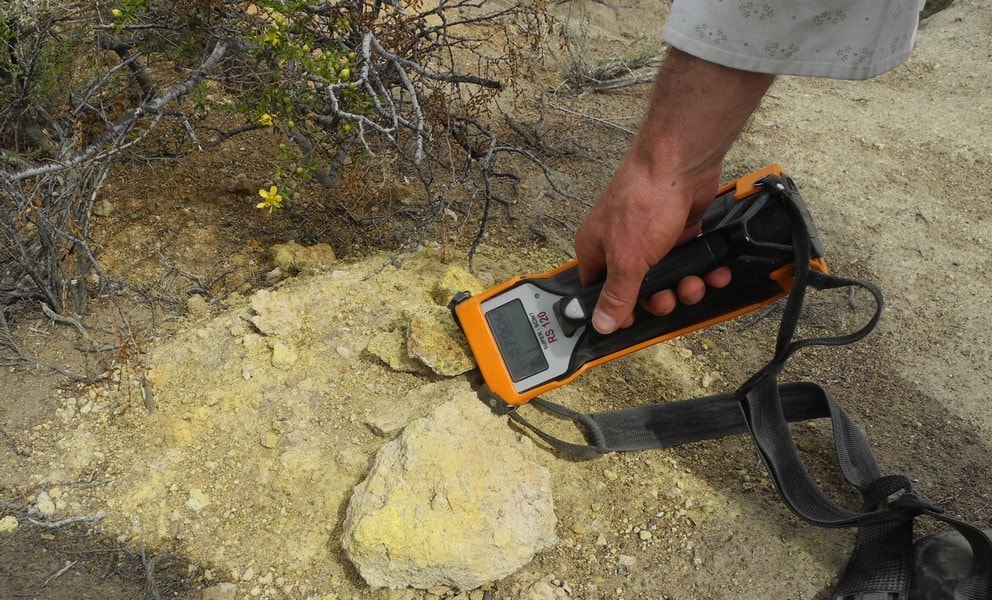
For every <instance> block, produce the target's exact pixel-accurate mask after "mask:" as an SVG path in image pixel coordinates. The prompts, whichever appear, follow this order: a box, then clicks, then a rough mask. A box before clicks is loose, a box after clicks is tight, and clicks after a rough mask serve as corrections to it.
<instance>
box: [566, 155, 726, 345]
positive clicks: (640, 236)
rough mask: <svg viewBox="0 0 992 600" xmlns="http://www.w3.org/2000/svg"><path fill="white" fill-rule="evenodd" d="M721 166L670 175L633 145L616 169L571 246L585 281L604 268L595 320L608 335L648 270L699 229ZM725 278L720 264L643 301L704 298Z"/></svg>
mask: <svg viewBox="0 0 992 600" xmlns="http://www.w3.org/2000/svg"><path fill="white" fill-rule="evenodd" d="M718 180H719V168H717V169H715V170H714V172H712V173H700V174H697V175H696V176H695V177H692V178H686V177H677V178H672V177H670V176H668V175H667V174H665V173H657V172H656V171H653V170H652V169H650V168H647V165H646V164H645V162H644V161H642V160H640V158H639V156H638V154H637V152H636V150H635V151H632V152H631V153H629V154H628V156H627V158H626V159H625V160H624V162H623V163H622V164H621V165H620V167H619V168H618V169H617V172H616V174H615V175H614V176H613V179H612V180H611V181H610V182H609V184H608V185H607V186H606V188H605V189H604V190H603V192H602V194H600V197H599V199H598V200H597V202H596V204H595V205H594V206H593V208H592V210H591V211H590V213H589V215H588V216H587V217H586V219H585V220H584V221H583V223H582V225H581V226H580V227H579V230H578V231H577V232H576V236H575V251H576V256H577V258H578V261H579V274H580V277H581V279H582V283H583V285H588V284H590V283H592V282H593V281H595V280H596V279H597V278H598V277H600V276H601V275H602V272H603V271H604V270H605V271H606V274H607V276H606V281H605V283H604V285H603V290H602V293H601V294H600V297H599V300H598V302H597V305H596V308H595V310H594V311H593V317H592V325H593V327H594V328H595V329H596V330H597V331H598V332H600V333H603V334H608V333H612V332H613V331H615V330H616V329H617V328H618V327H629V326H630V325H631V324H632V323H633V320H634V315H633V311H634V306H635V304H636V303H637V301H638V291H639V289H640V285H641V282H642V280H643V279H644V275H645V273H646V272H647V270H648V269H649V268H650V267H651V266H653V265H655V264H657V263H658V262H660V261H661V259H662V258H664V257H665V255H666V254H668V252H669V251H670V250H671V249H672V248H673V247H674V246H676V245H678V244H681V243H683V242H686V241H688V240H690V239H692V238H693V237H695V236H696V235H698V234H699V225H700V220H701V219H702V215H703V213H704V212H705V210H706V208H707V207H708V206H709V204H710V203H711V202H712V201H713V198H714V196H715V193H716V190H717V183H718ZM728 283H730V269H728V268H726V267H722V268H719V269H716V270H714V271H712V272H710V273H708V274H705V275H703V276H702V277H695V276H693V277H686V278H684V279H682V280H681V281H680V282H679V284H678V285H677V286H676V289H675V290H664V291H662V292H659V293H657V294H654V295H652V296H651V297H650V298H646V299H644V300H643V301H642V302H641V305H642V306H643V307H644V308H645V309H646V310H648V311H649V312H652V313H654V314H657V315H664V314H668V313H670V312H671V311H672V310H674V309H675V307H676V306H677V304H678V302H681V303H683V304H695V303H696V302H699V301H700V300H702V298H703V296H704V294H705V291H706V286H707V285H710V286H713V287H723V286H725V285H727V284H728Z"/></svg>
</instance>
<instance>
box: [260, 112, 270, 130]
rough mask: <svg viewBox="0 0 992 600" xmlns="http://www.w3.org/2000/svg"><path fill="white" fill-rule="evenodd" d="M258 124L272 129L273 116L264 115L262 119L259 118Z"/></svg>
mask: <svg viewBox="0 0 992 600" xmlns="http://www.w3.org/2000/svg"><path fill="white" fill-rule="evenodd" d="M258 124H259V125H264V126H266V127H272V115H270V114H269V113H265V114H263V115H262V116H261V117H259V118H258Z"/></svg>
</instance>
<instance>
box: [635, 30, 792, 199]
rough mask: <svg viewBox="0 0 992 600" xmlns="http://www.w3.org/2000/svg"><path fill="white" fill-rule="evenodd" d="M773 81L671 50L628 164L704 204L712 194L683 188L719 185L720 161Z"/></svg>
mask: <svg viewBox="0 0 992 600" xmlns="http://www.w3.org/2000/svg"><path fill="white" fill-rule="evenodd" d="M774 79H775V76H774V75H767V74H764V73H752V72H749V71H740V70H737V69H731V68H728V67H724V66H721V65H717V64H715V63H711V62H707V61H704V60H701V59H698V58H696V57H694V56H691V55H689V54H686V53H684V52H681V51H679V50H677V49H674V48H673V49H672V50H671V51H670V52H669V53H668V56H667V57H666V58H665V61H664V62H663V64H662V66H661V69H660V71H659V73H658V77H657V79H656V80H655V85H654V90H653V92H652V95H651V103H650V106H649V107H648V111H647V115H646V117H645V120H644V122H643V124H642V125H641V128H640V130H639V132H638V134H637V137H636V138H635V140H634V142H633V144H632V145H631V148H630V150H629V152H628V156H627V159H626V160H628V161H638V162H643V166H644V168H646V169H648V172H649V173H650V174H651V175H652V176H653V177H654V178H657V180H656V181H655V184H656V185H661V186H663V187H662V188H661V189H671V190H682V192H683V193H686V194H689V195H691V196H693V197H699V196H701V199H702V200H703V201H705V202H707V203H708V201H709V200H711V199H712V193H713V192H714V191H715V190H714V189H712V188H708V189H702V190H697V189H685V186H686V185H689V186H690V187H691V186H692V185H699V184H700V182H718V181H719V178H720V169H721V167H722V165H723V159H724V157H725V156H726V154H727V152H728V151H729V150H730V147H731V146H732V145H733V143H734V141H735V140H736V139H737V137H738V136H739V135H740V133H741V130H743V128H744V126H745V125H746V124H747V121H748V119H749V118H750V116H751V114H752V113H753V112H754V110H755V109H756V108H757V107H758V105H759V103H760V102H761V99H762V97H763V96H764V94H765V92H766V91H767V90H768V87H769V86H770V85H771V84H772V82H773V81H774ZM695 216H696V215H692V217H695ZM692 217H690V218H692Z"/></svg>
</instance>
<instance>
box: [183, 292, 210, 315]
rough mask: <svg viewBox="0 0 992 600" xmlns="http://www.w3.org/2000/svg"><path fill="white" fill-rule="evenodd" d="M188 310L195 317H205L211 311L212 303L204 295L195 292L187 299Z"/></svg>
mask: <svg viewBox="0 0 992 600" xmlns="http://www.w3.org/2000/svg"><path fill="white" fill-rule="evenodd" d="M186 311H187V312H188V313H189V314H190V315H192V316H194V317H204V316H206V315H207V313H209V312H210V305H209V304H207V301H206V300H205V299H204V298H203V296H201V295H199V294H193V295H192V296H190V297H189V298H187V299H186Z"/></svg>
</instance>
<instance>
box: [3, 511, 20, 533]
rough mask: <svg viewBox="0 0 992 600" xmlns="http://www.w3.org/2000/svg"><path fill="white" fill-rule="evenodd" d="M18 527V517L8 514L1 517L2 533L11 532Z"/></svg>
mask: <svg viewBox="0 0 992 600" xmlns="http://www.w3.org/2000/svg"><path fill="white" fill-rule="evenodd" d="M15 529H17V517H15V516H14V515H7V516H5V517H3V518H2V519H0V533H10V532H11V531H14V530H15Z"/></svg>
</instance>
